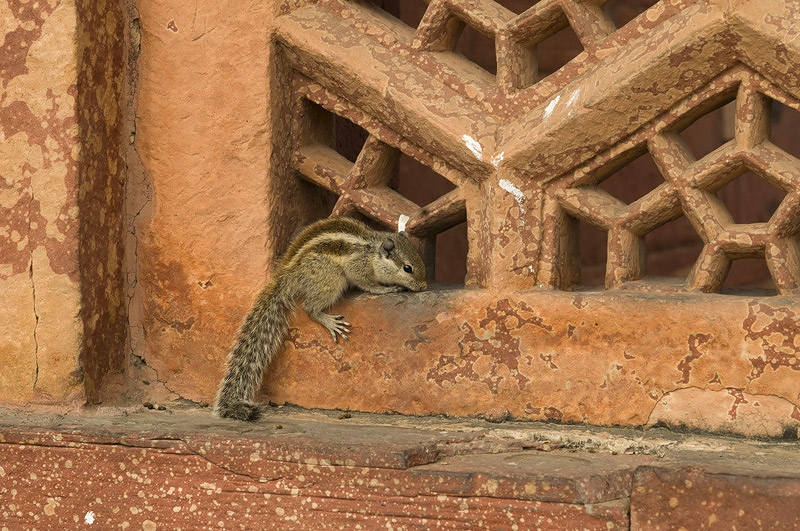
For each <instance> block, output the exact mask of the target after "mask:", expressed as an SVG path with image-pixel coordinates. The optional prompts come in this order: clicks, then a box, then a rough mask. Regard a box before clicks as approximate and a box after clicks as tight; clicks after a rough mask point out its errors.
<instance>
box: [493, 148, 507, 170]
mask: <svg viewBox="0 0 800 531" xmlns="http://www.w3.org/2000/svg"><path fill="white" fill-rule="evenodd" d="M505 156H506V152H505V151H501V152H500V153H498V154H497V155H495V156H494V157H492V160H491V163H492V166H494V167H495V168H496V167H497V165H498V164H500V161H501V160H503V159H504V158H505Z"/></svg>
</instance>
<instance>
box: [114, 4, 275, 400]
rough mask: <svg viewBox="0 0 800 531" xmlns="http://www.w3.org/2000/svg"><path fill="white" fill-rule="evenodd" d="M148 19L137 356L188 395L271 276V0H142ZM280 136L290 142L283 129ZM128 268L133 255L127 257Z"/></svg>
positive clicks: (137, 180) (134, 303)
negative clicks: (201, 0) (200, 0)
mask: <svg viewBox="0 0 800 531" xmlns="http://www.w3.org/2000/svg"><path fill="white" fill-rule="evenodd" d="M137 8H138V14H139V19H140V21H141V54H140V55H139V57H138V68H139V74H138V94H137V100H136V108H135V111H134V112H135V121H136V137H135V150H136V155H137V157H138V159H139V160H137V162H136V164H137V165H138V164H139V162H140V163H141V166H140V167H135V168H134V170H133V173H132V181H131V182H132V183H133V184H134V186H138V190H137V189H135V188H129V190H128V194H129V197H132V196H135V194H142V189H144V190H145V197H142V196H141V195H139V196H138V197H139V198H140V200H139V205H140V207H141V208H134V209H133V210H132V212H131V213H132V214H134V215H133V216H132V217H130V218H129V220H128V223H129V224H130V225H129V226H128V230H129V232H130V233H132V234H134V235H135V236H134V241H132V242H130V244H129V246H128V249H127V251H128V252H129V254H131V255H132V256H135V257H136V261H135V264H132V265H133V267H134V268H135V269H132V270H131V271H130V273H132V275H135V277H131V278H129V281H128V285H129V286H131V287H133V289H134V290H135V291H134V293H133V295H132V297H133V298H132V299H131V309H130V314H131V316H132V320H131V326H132V334H133V342H132V345H131V352H132V354H133V355H135V356H138V357H139V358H141V359H142V360H144V362H145V363H146V364H147V365H148V366H149V367H150V368H152V369H154V370H155V374H156V375H157V376H158V377H159V378H160V379H161V380H162V381H164V382H165V383H166V384H167V386H168V387H169V388H176V389H179V390H180V391H179V392H180V393H181V394H183V395H184V396H186V397H188V398H197V397H198V394H197V393H196V392H192V391H189V389H197V388H203V387H204V386H208V384H207V383H206V382H204V381H203V380H205V377H204V376H203V374H207V373H208V372H209V371H212V370H214V369H215V368H216V367H217V364H218V361H219V359H220V356H222V355H223V351H224V347H222V345H221V342H219V340H218V339H217V338H218V337H219V336H220V335H221V334H222V335H225V336H227V337H230V336H231V335H232V334H233V332H234V330H235V329H236V328H237V327H238V325H239V308H241V307H243V306H247V304H248V303H249V302H248V301H249V298H250V297H251V296H253V295H254V294H255V293H256V292H257V291H258V289H259V288H260V285H261V283H262V282H263V281H264V279H265V276H266V270H267V264H268V250H269V247H268V246H269V245H271V243H270V242H269V238H268V231H267V226H268V223H267V217H268V215H267V212H268V210H269V208H275V209H285V208H286V207H285V205H283V204H275V205H274V206H273V207H270V206H269V205H270V203H269V199H268V196H269V190H268V189H267V186H266V183H265V180H264V176H265V175H266V173H267V171H268V164H269V160H268V153H269V142H270V136H269V132H270V125H269V124H270V122H269V120H268V112H269V108H270V104H269V100H268V96H269V93H268V80H269V79H270V77H271V72H270V71H269V70H268V66H269V64H268V61H267V53H268V31H267V27H268V23H269V20H270V15H271V12H272V10H273V9H275V7H274V6H273V3H271V2H245V3H241V4H237V6H236V8H235V9H231V8H229V7H226V6H224V5H222V4H219V5H218V4H213V3H205V4H197V3H196V2H189V1H179V2H169V3H163V2H150V1H141V2H138V3H137ZM275 141H276V142H279V140H278V139H276V140H275ZM129 267H130V266H129Z"/></svg>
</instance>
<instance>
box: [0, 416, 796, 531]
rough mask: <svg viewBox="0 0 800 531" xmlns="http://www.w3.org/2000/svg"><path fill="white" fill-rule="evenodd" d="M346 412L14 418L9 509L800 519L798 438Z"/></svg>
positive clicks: (199, 516) (250, 516)
mask: <svg viewBox="0 0 800 531" xmlns="http://www.w3.org/2000/svg"><path fill="white" fill-rule="evenodd" d="M342 417H343V418H338V413H335V412H313V411H307V410H301V409H297V408H289V407H287V408H280V409H275V410H273V411H272V412H270V414H269V415H268V416H267V418H265V419H264V421H263V422H260V423H258V424H257V425H243V424H239V423H235V422H230V421H224V420H218V419H213V418H211V417H210V415H209V412H208V410H190V409H185V410H180V409H168V410H167V411H157V410H154V411H147V410H142V408H132V409H128V410H115V411H110V410H109V411H103V412H97V413H96V414H90V413H86V414H70V415H61V414H47V413H46V412H42V411H20V410H0V463H2V465H0V516H2V520H3V521H4V522H5V523H6V525H7V526H9V529H12V528H15V527H26V526H27V527H30V526H31V525H35V526H44V527H56V526H63V525H65V524H66V525H74V524H75V523H76V522H77V523H81V522H82V521H88V520H87V519H93V521H94V522H95V523H97V524H101V526H104V527H106V526H111V525H113V526H117V525H122V526H125V522H127V525H128V526H133V527H134V528H144V529H156V528H157V527H161V528H163V529H167V528H169V529H176V528H181V527H182V526H184V527H186V526H188V527H190V528H197V527H198V526H200V527H212V526H213V527H218V526H222V527H225V528H228V527H240V526H243V527H255V528H257V527H261V528H264V527H269V526H277V525H280V526H281V528H282V529H292V528H297V529H311V528H313V529H326V528H340V527H344V528H353V527H354V526H355V525H356V524H361V525H362V526H364V527H372V528H377V527H381V528H386V527H387V525H388V526H390V527H393V528H405V529H417V528H419V529H422V528H430V527H433V526H435V525H440V526H442V527H445V528H464V527H467V526H472V527H488V528H493V529H525V528H535V527H539V528H543V529H571V528H576V527H580V528H587V529H627V528H629V527H632V528H635V529H639V528H648V529H656V528H666V527H668V526H671V525H672V523H671V522H673V521H674V522H680V523H681V525H685V526H687V527H688V528H691V527H697V526H698V525H699V524H700V523H706V522H712V520H715V519H716V521H720V522H723V521H724V522H726V525H732V524H738V523H742V524H743V525H745V524H750V523H753V522H756V521H759V520H760V521H763V522H769V523H770V525H771V526H773V527H774V528H776V527H775V526H777V527H781V526H783V527H787V526H789V525H794V524H797V523H798V522H797V513H796V511H795V510H794V508H795V507H797V506H798V505H797V504H798V503H800V459H798V457H800V445H798V444H797V443H796V442H772V443H765V442H758V441H747V440H741V439H732V438H724V437H700V436H687V435H680V434H674V433H671V432H669V431H667V430H650V431H647V432H642V431H637V430H623V429H613V430H612V429H600V428H592V427H584V426H553V425H548V424H539V423H529V422H507V423H503V424H489V423H486V422H483V421H478V420H463V419H443V418H431V417H427V418H418V417H404V416H400V415H369V414H352V415H351V416H349V417H346V416H344V415H342ZM279 426H280V427H279ZM629 515H630V518H629ZM767 518H769V519H767ZM434 521H435V523H434Z"/></svg>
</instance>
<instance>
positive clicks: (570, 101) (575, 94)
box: [567, 89, 581, 107]
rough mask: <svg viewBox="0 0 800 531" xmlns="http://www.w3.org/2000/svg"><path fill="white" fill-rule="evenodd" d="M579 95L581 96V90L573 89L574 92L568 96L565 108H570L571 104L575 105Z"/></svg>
mask: <svg viewBox="0 0 800 531" xmlns="http://www.w3.org/2000/svg"><path fill="white" fill-rule="evenodd" d="M580 94H581V89H575V92H573V93H572V94H571V95H570V97H569V99H568V100H567V107H570V106H571V105H572V104H573V103H575V100H577V99H578V96H580Z"/></svg>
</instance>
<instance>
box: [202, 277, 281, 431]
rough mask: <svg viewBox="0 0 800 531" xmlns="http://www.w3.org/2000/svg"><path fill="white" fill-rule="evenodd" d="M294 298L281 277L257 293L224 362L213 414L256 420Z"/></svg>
mask: <svg viewBox="0 0 800 531" xmlns="http://www.w3.org/2000/svg"><path fill="white" fill-rule="evenodd" d="M293 305H294V304H293V301H292V299H291V296H290V294H289V293H287V290H286V287H285V282H283V279H281V278H280V277H279V278H278V279H277V280H276V281H275V282H274V283H272V284H270V285H268V286H266V287H265V288H264V289H263V290H262V291H261V293H260V294H259V295H258V298H257V299H256V302H255V304H254V305H253V307H252V308H251V309H250V312H249V313H248V314H247V317H246V318H245V320H244V324H243V325H242V327H241V328H240V329H239V337H238V338H237V339H236V343H235V344H234V345H233V348H232V349H231V352H230V354H229V355H228V361H227V363H226V364H225V377H224V378H223V379H222V383H221V384H220V387H219V391H218V392H217V399H216V402H215V404H214V413H215V414H216V415H217V416H219V417H228V418H232V419H237V420H245V421H251V422H252V421H255V420H258V419H259V417H261V412H262V409H263V406H262V405H260V404H257V403H255V402H254V401H253V397H254V395H255V393H256V391H257V390H258V387H259V386H260V385H261V379H262V378H263V376H264V369H265V368H266V367H267V365H269V362H270V361H271V360H272V357H273V356H274V355H275V353H276V352H277V351H278V350H279V349H280V347H281V345H282V344H283V340H284V338H285V337H286V330H287V328H288V320H289V314H290V313H291V311H292V307H293Z"/></svg>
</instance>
